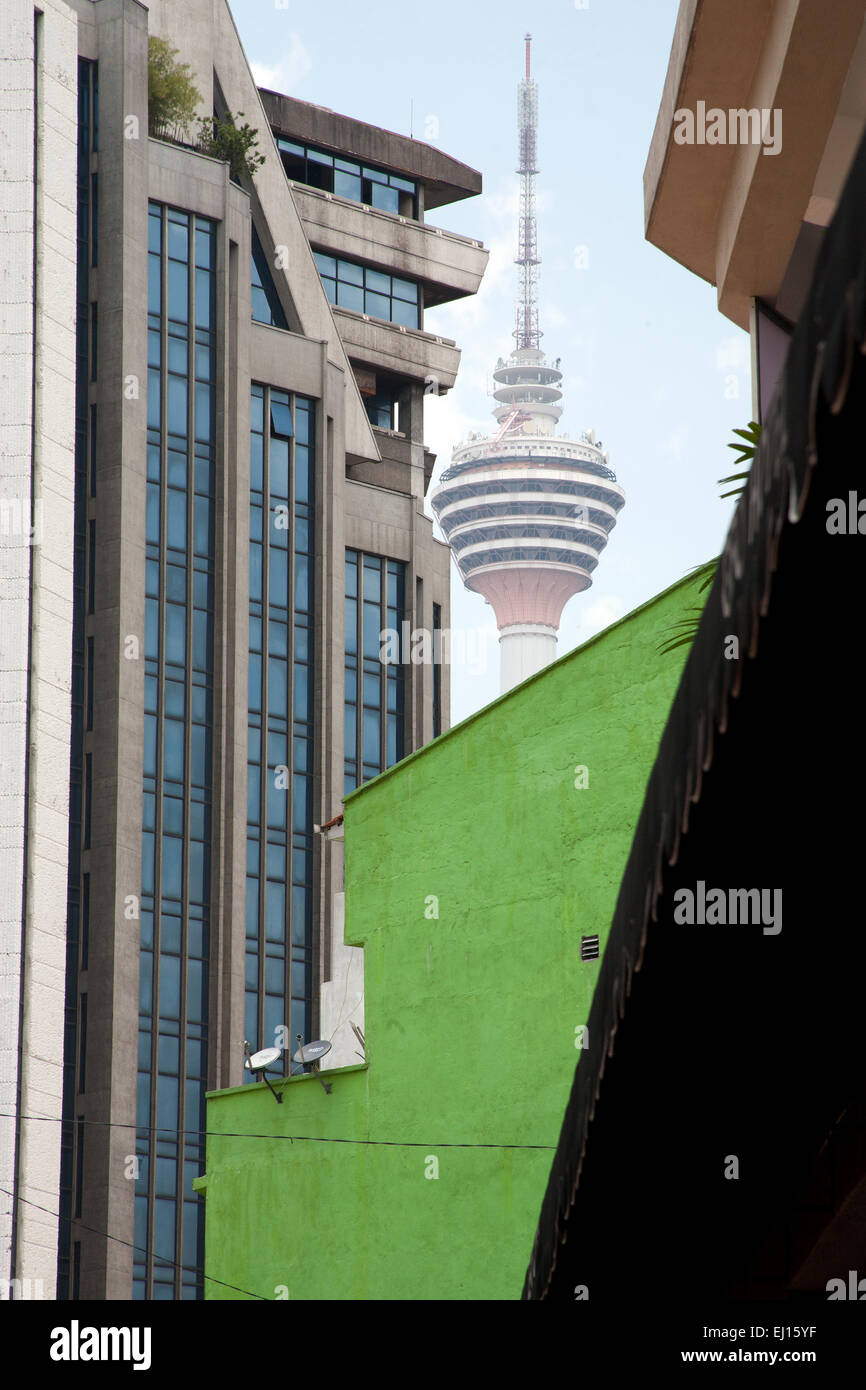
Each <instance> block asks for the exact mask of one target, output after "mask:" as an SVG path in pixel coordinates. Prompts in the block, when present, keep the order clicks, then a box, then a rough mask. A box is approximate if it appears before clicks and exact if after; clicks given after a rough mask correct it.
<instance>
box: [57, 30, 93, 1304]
mask: <svg viewBox="0 0 866 1390" xmlns="http://www.w3.org/2000/svg"><path fill="white" fill-rule="evenodd" d="M97 82H98V68H97V65H96V63H94V62H90V61H89V60H87V59H85V58H80V59H79V60H78V151H77V169H76V183H77V202H78V217H77V236H76V318H75V483H74V487H75V500H74V522H73V525H74V541H73V579H72V586H73V606H72V709H71V730H70V734H71V737H70V754H69V838H68V870H67V947H66V983H65V989H66V1006H65V1025H64V1042H63V1110H62V1114H63V1124H62V1126H61V1162H60V1213H59V1215H60V1220H59V1228H58V1266H57V1273H58V1283H57V1297H58V1300H66V1299H68V1298H69V1297H70V1274H71V1269H70V1253H71V1248H72V1245H73V1242H72V1239H71V1222H72V1219H73V1162H74V1123H75V1120H74V1116H75V1094H76V1088H77V1071H76V1053H77V1050H78V1001H79V997H80V991H79V986H78V974H79V959H78V951H79V919H80V913H81V891H82V872H81V854H82V836H83V811H84V808H83V805H82V801H83V796H84V722H85V707H84V686H85V662H86V645H85V621H86V612H87V597H88V592H87V591H88V579H87V576H88V550H87V542H88V525H87V471H88V417H90V429H91V438H93V430H94V424H95V419H94V415H93V413H92V411H93V410H95V407H93V408H90V407H89V399H88V398H89V390H90V387H89V383H90V380H91V375H92V366H93V364H92V363H91V331H90V312H91V311H90V303H91V301H90V264H91V244H92V239H93V235H94V218H95V209H94V205H93V197H94V194H95V188H94V185H93V182H92V180H91V169H90V165H91V155H92V152H93V151H94V150H95V149H96V115H97V109H98V96H97V92H98V88H97ZM88 882H89V880H88ZM74 1248H75V1253H76V1259H77V1260H80V1244H79V1242H77V1241H76V1242H74ZM75 1267H76V1268H77V1265H76V1266H75ZM76 1277H77V1276H76Z"/></svg>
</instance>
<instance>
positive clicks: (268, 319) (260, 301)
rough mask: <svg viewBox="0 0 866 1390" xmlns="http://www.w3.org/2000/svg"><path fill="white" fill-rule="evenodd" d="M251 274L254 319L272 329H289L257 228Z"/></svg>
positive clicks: (253, 239)
mask: <svg viewBox="0 0 866 1390" xmlns="http://www.w3.org/2000/svg"><path fill="white" fill-rule="evenodd" d="M251 273H252V298H253V318H254V319H255V320H256V322H257V323H267V324H270V326H271V327H272V328H288V324H287V323H286V316H285V314H284V313H283V306H282V304H281V303H280V297H279V295H278V294H277V288H276V285H275V284H274V278H273V276H272V275H271V269H270V266H269V265H268V260H267V256H266V255H265V252H264V248H263V247H262V243H261V241H260V240H259V234H258V232H257V231H256V229H255V227H253V228H252V268H251Z"/></svg>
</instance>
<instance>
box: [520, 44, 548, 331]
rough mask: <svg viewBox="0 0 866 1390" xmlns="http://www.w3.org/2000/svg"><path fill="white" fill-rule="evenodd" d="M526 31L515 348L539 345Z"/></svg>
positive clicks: (532, 98)
mask: <svg viewBox="0 0 866 1390" xmlns="http://www.w3.org/2000/svg"><path fill="white" fill-rule="evenodd" d="M531 44H532V35H531V34H527V35H526V76H525V78H524V79H523V81H522V82H521V83H520V84H519V86H518V88H517V133H518V142H519V149H518V158H519V161H520V167H519V169H518V170H517V172H518V174H519V175H520V219H519V226H518V234H517V258H516V263H517V265H518V266H519V267H520V275H519V281H518V289H517V325H516V327H515V330H514V339H515V343H516V346H517V349H518V351H520V350H521V349H523V348H535V349H536V350H538V349H539V348H540V346H541V330H540V328H539V326H538V267H539V265H540V264H541V261H540V258H539V255H538V225H537V222H536V216H535V176H536V174H537V173H538V169H537V167H536V162H537V135H538V84H537V82H535V80H534V79H533V78H532V77H531V76H530V45H531Z"/></svg>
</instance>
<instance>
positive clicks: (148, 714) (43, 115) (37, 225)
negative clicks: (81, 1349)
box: [0, 0, 486, 1299]
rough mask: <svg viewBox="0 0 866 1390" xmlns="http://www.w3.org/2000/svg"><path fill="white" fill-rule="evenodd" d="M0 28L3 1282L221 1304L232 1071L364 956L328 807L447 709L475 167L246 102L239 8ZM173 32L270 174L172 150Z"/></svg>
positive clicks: (20, 4) (106, 8)
mask: <svg viewBox="0 0 866 1390" xmlns="http://www.w3.org/2000/svg"><path fill="white" fill-rule="evenodd" d="M2 26H3V45H2V46H3V52H4V57H5V56H7V55H9V56H10V59H11V65H10V67H9V69H8V71H9V74H10V77H9V80H8V81H6V82H4V83H3V84H0V103H2V111H0V126H2V128H3V130H4V135H5V136H6V137H7V138H6V140H4V144H5V145H6V150H5V159H6V165H5V167H6V169H7V171H11V172H10V178H9V181H8V183H4V185H3V190H4V191H3V195H2V196H4V198H5V199H6V204H7V208H8V210H9V211H10V213H11V214H12V216H11V217H10V220H9V223H8V226H9V233H10V236H9V240H10V243H11V250H10V251H9V252H8V254H7V250H6V246H5V242H6V237H5V236H4V263H5V264H7V265H9V266H10V267H11V269H10V274H9V283H10V285H11V286H12V293H11V295H9V296H4V303H3V306H2V310H3V316H4V321H3V323H2V331H3V333H4V335H7V336H6V337H5V339H4V342H3V348H4V354H5V360H4V363H3V386H2V404H3V413H4V429H5V426H6V422H7V420H8V421H9V423H10V429H9V432H8V434H7V436H6V437H7V439H8V445H7V447H8V449H9V461H8V463H7V464H4V469H3V492H2V500H3V503H4V511H3V517H4V526H7V522H8V526H7V529H8V531H9V535H8V536H7V534H6V533H5V531H4V534H3V535H2V537H0V541H2V547H0V549H2V563H3V581H4V582H3V585H2V588H0V640H2V667H3V674H2V687H0V700H2V718H3V721H4V729H3V739H4V744H3V749H4V753H3V758H2V760H0V761H2V769H3V771H2V776H3V779H4V780H3V783H2V791H3V793H4V798H3V802H2V815H3V827H2V839H0V855H2V874H0V878H2V892H3V897H2V902H0V930H2V933H3V956H2V962H3V964H2V969H3V971H4V974H3V975H2V978H0V990H2V1000H0V1004H2V1013H0V1100H2V1106H0V1108H2V1110H3V1111H4V1112H5V1113H6V1114H7V1115H8V1116H11V1117H13V1118H7V1119H4V1120H3V1121H2V1124H3V1126H4V1127H3V1129H2V1130H0V1138H2V1144H0V1162H2V1173H0V1187H2V1188H3V1189H4V1191H6V1192H7V1193H9V1194H11V1204H10V1203H9V1202H8V1199H5V1200H6V1201H7V1206H9V1207H10V1215H9V1216H8V1217H4V1218H2V1221H3V1225H2V1228H0V1232H2V1261H3V1265H2V1269H0V1278H4V1279H5V1278H6V1277H7V1276H8V1277H9V1278H10V1279H19V1280H27V1279H31V1280H34V1279H41V1280H42V1284H43V1291H44V1293H45V1295H46V1296H49V1297H51V1296H54V1294H55V1271H56V1273H57V1280H56V1293H57V1296H59V1297H61V1298H88V1299H106V1298H107V1299H122V1298H130V1297H135V1298H147V1299H150V1298H157V1299H172V1298H196V1297H199V1296H200V1295H201V1292H202V1281H203V1275H202V1270H203V1251H202V1239H203V1221H202V1219H201V1210H200V1203H201V1198H200V1197H199V1196H198V1194H197V1193H196V1191H195V1189H194V1188H193V1185H192V1184H193V1181H194V1179H195V1177H196V1176H197V1174H198V1173H200V1171H201V1168H202V1159H203V1130H204V1127H205V1121H204V1094H205V1091H206V1090H207V1089H209V1088H214V1087H224V1086H231V1085H237V1084H240V1083H241V1082H242V1080H243V1079H244V1072H243V1059H244V1053H243V1043H244V1039H245V1038H247V1039H249V1040H250V1042H251V1044H252V1046H253V1047H254V1048H255V1047H260V1046H263V1045H267V1044H273V1042H274V1041H275V1037H276V1040H277V1041H278V1043H279V1042H282V1043H283V1044H284V1046H285V1049H286V1050H285V1052H284V1058H285V1070H286V1071H287V1072H288V1070H289V1069H290V1067H291V1065H292V1064H291V1062H290V1060H289V1059H290V1054H291V1051H293V1050H294V1046H295V1044H294V1042H293V1039H294V1038H295V1035H296V1034H298V1033H300V1034H301V1036H302V1037H303V1039H304V1040H305V1041H307V1040H309V1039H310V1038H312V1037H315V1036H317V1035H318V1032H319V1027H320V1019H321V1003H320V1001H321V997H322V991H323V989H328V988H330V990H331V993H332V994H334V993H335V992H336V987H337V986H339V985H340V983H341V981H340V980H338V979H335V977H334V969H335V964H334V963H335V962H337V963H338V964H339V968H340V969H344V968H345V969H348V967H347V966H345V965H344V962H345V948H344V946H343V943H342V941H341V940H337V939H336V934H337V933H339V931H340V924H339V921H337V922H335V921H334V919H333V903H334V899H335V890H336V889H338V888H339V886H340V885H339V872H340V865H339V862H338V859H337V857H336V849H335V846H334V844H333V842H332V841H331V840H330V839H329V838H328V837H326V836H324V835H320V834H318V833H317V830H318V827H319V826H320V825H322V824H324V823H326V822H327V821H329V820H330V819H331V818H332V817H333V815H334V814H335V812H336V811H338V810H339V805H340V799H341V797H342V795H343V794H344V791H345V790H346V789H350V790H351V789H353V788H354V787H356V786H358V785H359V784H360V783H361V782H362V781H364V780H365V779H367V778H370V777H373V776H375V775H376V774H377V773H379V772H381V771H383V770H384V769H385V768H386V767H388V766H390V765H391V764H393V763H394V762H396V761H397V760H398V759H400V758H401V757H403V756H404V755H405V754H406V753H408V752H410V751H412V750H413V749H415V748H417V747H418V746H420V745H421V744H422V743H424V742H425V741H426V740H428V739H429V738H431V737H432V736H433V733H434V730H439V729H443V728H445V727H447V725H448V715H449V711H448V691H447V686H446V685H444V684H443V683H442V682H441V680H436V679H435V673H434V672H433V671H432V670H431V668H430V667H429V666H428V667H424V666H412V665H405V666H404V665H401V664H397V663H395V662H391V663H388V662H385V661H383V660H381V659H380V647H381V643H380V633H381V631H382V630H383V629H387V628H393V627H396V628H398V629H399V627H400V623H401V622H402V621H403V620H404V619H408V620H409V621H410V623H411V624H412V625H413V626H414V627H419V628H420V627H423V628H426V629H428V630H429V629H432V628H433V627H434V626H435V625H436V622H437V621H438V622H439V624H440V625H442V626H446V625H447V622H448V607H449V598H448V581H449V573H448V566H449V557H448V551H447V548H446V547H444V546H443V545H441V544H440V543H439V542H437V541H436V540H435V539H434V537H433V534H432V528H431V524H430V522H429V521H428V520H427V518H426V517H425V516H424V513H423V505H424V497H425V492H426V490H427V487H428V485H429V481H430V476H431V472H432V466H433V456H432V455H431V454H430V452H429V451H428V450H427V449H426V448H425V445H424V432H423V406H424V395H425V389H426V390H427V391H429V388H430V382H431V380H433V381H435V383H436V389H437V390H439V391H447V390H448V389H449V388H450V387H451V386H452V385H453V382H454V379H455V374H456V371H457V365H458V360H459V353H458V350H457V348H456V346H455V344H454V343H453V342H452V341H450V340H448V339H445V338H442V337H440V336H437V335H436V334H433V333H429V332H427V331H425V327H424V313H425V309H427V308H429V307H430V306H431V305H435V304H438V303H442V302H445V301H448V300H453V299H456V298H458V297H460V296H463V295H468V294H472V293H474V292H475V291H476V289H477V287H478V285H479V282H480V278H481V275H482V273H483V270H484V265H485V262H486V252H485V251H484V249H483V248H482V247H481V245H480V243H479V242H477V241H473V240H471V239H468V238H465V237H460V236H456V235H452V234H451V233H448V232H445V231H442V230H440V229H438V228H433V227H430V226H426V225H425V222H424V213H425V209H427V208H431V207H438V206H441V205H443V204H446V203H448V202H451V201H454V200H456V199H459V198H464V197H468V196H471V195H472V194H475V193H478V192H479V191H480V188H481V179H480V176H479V175H478V174H477V173H476V172H475V171H474V170H472V169H470V168H467V167H466V166H464V165H462V164H460V163H458V162H457V161H456V160H454V159H452V158H449V157H448V156H446V155H445V154H443V153H441V152H440V151H439V150H437V149H435V148H433V147H431V146H429V145H425V144H421V143H420V142H418V141H415V140H412V139H409V138H406V137H403V136H400V135H396V134H393V133H390V132H388V131H384V130H380V129H378V128H376V127H373V126H371V125H367V124H364V123H363V122H360V121H356V120H352V119H350V118H348V117H345V116H340V115H337V114H336V113H334V112H333V111H328V110H325V109H323V108H321V107H316V106H311V105H309V104H308V103H305V102H300V101H297V100H294V99H291V98H288V97H282V96H280V95H278V94H276V93H271V92H262V93H259V92H258V91H257V89H256V86H255V82H254V80H253V77H252V75H251V72H250V69H249V66H248V64H247V61H246V58H245V56H244V53H243V49H242V47H241V44H240V42H239V39H238V36H237V33H236V31H235V28H234V24H233V21H232V17H231V13H230V10H229V6H228V4H227V3H226V0H184V3H183V4H177V3H174V2H173V0H172V2H171V3H169V0H152V3H151V4H150V5H149V6H145V5H142V4H139V3H137V0H95V2H94V0H39V4H38V6H37V7H36V8H35V9H34V6H33V4H31V3H28V0H8V3H6V4H4V6H3V15H2ZM154 37H157V38H162V39H164V40H167V42H168V43H169V44H170V45H171V46H172V47H173V48H174V49H175V50H177V53H176V61H177V62H179V63H186V64H189V68H190V76H191V77H192V79H193V80H194V83H195V86H196V88H197V89H198V94H199V97H200V100H199V103H198V114H199V116H201V117H205V118H207V119H212V118H213V117H214V116H219V117H226V116H227V115H228V116H229V117H230V116H231V114H232V113H234V115H235V116H238V114H239V113H241V112H243V113H244V116H243V120H244V121H246V122H248V123H249V124H250V125H251V126H252V127H253V129H254V131H255V134H256V136H257V139H258V149H259V152H260V153H261V154H263V155H264V156H265V158H264V163H263V164H262V165H261V167H260V168H258V169H257V170H256V171H255V173H254V174H253V175H252V176H251V175H250V174H249V172H248V171H247V169H246V167H245V166H244V167H239V166H236V167H232V166H231V165H230V164H229V163H227V162H226V160H225V159H224V158H221V157H217V156H218V155H219V153H220V152H219V150H218V149H215V148H214V147H213V146H211V147H210V153H204V152H203V151H202V149H201V148H198V147H197V146H196V143H195V141H194V140H193V138H192V135H191V134H190V133H189V132H186V133H184V132H183V131H180V132H179V131H178V130H176V129H175V130H173V131H169V130H166V129H165V128H163V127H160V128H158V129H157V130H156V132H155V134H154V133H151V134H149V130H153V127H152V126H151V127H149V123H148V66H149V39H151V38H154ZM13 76H14V79H15V80H14V81H13V80H12V77H13ZM169 135H173V136H174V138H171V139H169V138H167V137H168V136H169ZM157 136H158V137H160V138H157ZM199 143H200V142H199ZM16 507H17V509H18V511H17V512H16V510H15V509H16ZM25 509H26V516H25ZM19 513H20V520H21V524H20V526H19V527H18V530H17V531H16V528H15V517H16V516H18V515H19ZM30 517H33V518H35V519H36V520H37V522H41V533H40V532H39V528H38V527H37V535H36V536H34V538H33V539H34V540H35V541H36V544H30V537H29V532H28V530H27V526H26V525H25V522H26V521H27V519H28V518H30ZM7 542H8V543H7ZM335 928H336V931H335ZM64 1000H65V1015H64V1012H63V1010H64ZM352 1018H353V1020H354V1021H356V1022H359V1023H360V1022H362V1019H361V1016H360V1013H354V1014H353V1015H352ZM61 1058H62V1064H61ZM61 1120H62V1124H61ZM4 1210H6V1207H4ZM58 1245H59V1260H58Z"/></svg>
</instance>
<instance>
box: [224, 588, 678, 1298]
mask: <svg viewBox="0 0 866 1390" xmlns="http://www.w3.org/2000/svg"><path fill="white" fill-rule="evenodd" d="M699 602H700V597H699V596H698V594H697V586H696V583H695V581H694V580H692V579H689V580H684V581H682V582H681V583H680V584H678V585H675V586H674V587H673V588H671V589H668V590H666V591H665V592H664V593H663V594H661V595H659V596H658V597H657V598H656V599H654V600H652V601H651V602H650V603H648V604H646V605H645V606H644V607H642V608H640V609H637V610H636V611H635V612H634V613H632V614H630V615H629V616H628V617H626V618H624V619H622V621H620V622H619V623H617V624H615V625H614V626H613V627H611V628H608V629H607V630H606V631H605V632H604V633H602V634H600V635H599V636H598V637H596V638H594V639H593V640H592V641H591V642H589V643H587V644H586V645H585V646H584V647H581V648H579V649H578V650H577V651H575V652H573V653H571V654H570V655H568V656H566V657H564V658H563V659H562V660H560V661H558V662H556V663H555V664H554V665H553V666H551V667H549V668H548V669H547V670H546V671H544V672H542V673H541V674H540V675H538V676H536V677H534V678H533V679H532V680H530V681H527V682H526V683H525V684H524V685H522V686H519V687H518V688H517V689H516V690H514V691H512V692H511V693H510V694H509V695H507V696H504V697H503V698H501V699H500V700H498V701H496V703H494V704H493V705H490V706H488V707H487V708H486V709H485V710H483V711H482V712H481V713H480V714H478V715H476V716H474V717H473V718H472V719H470V720H467V721H466V722H465V723H464V724H462V725H459V726H458V727H457V728H456V729H453V730H452V731H451V732H450V733H448V734H446V735H444V736H443V737H442V738H441V739H439V740H437V741H436V742H435V743H434V744H431V745H429V746H428V747H427V748H425V749H422V750H421V752H419V753H416V754H414V755H413V756H412V757H411V758H408V759H406V760H405V761H404V762H403V763H401V764H399V766H398V767H397V768H394V769H392V771H390V772H388V773H386V774H384V775H383V776H382V777H380V778H378V779H377V780H376V781H375V782H371V783H368V784H367V785H366V786H365V787H363V788H361V789H360V790H359V791H358V792H356V793H354V794H353V795H352V796H351V797H350V798H349V799H348V801H347V802H346V805H345V835H346V919H347V925H346V940H347V941H348V942H350V943H351V944H354V945H363V946H364V948H365V994H366V998H365V1033H366V1039H367V1049H368V1066H366V1067H361V1066H359V1067H357V1068H354V1067H353V1068H348V1069H346V1070H344V1071H341V1072H336V1073H334V1074H333V1078H332V1079H333V1093H332V1094H331V1095H330V1096H326V1095H325V1093H324V1091H323V1090H322V1088H321V1087H320V1086H319V1084H318V1082H317V1081H316V1080H315V1078H312V1077H303V1078H296V1079H294V1080H291V1081H287V1082H285V1083H283V1085H282V1092H283V1095H284V1102H283V1104H282V1105H279V1106H278V1105H277V1104H276V1103H275V1102H274V1099H273V1097H272V1096H271V1095H270V1094H269V1093H268V1091H267V1090H266V1088H265V1087H264V1086H257V1087H255V1088H251V1087H245V1088H244V1087H241V1088H237V1089H235V1090H232V1091H223V1092H218V1093H216V1094H215V1095H214V1096H213V1097H211V1098H210V1100H209V1104H208V1130H209V1131H210V1132H211V1133H212V1134H219V1135H222V1134H224V1133H226V1132H227V1131H232V1132H236V1133H237V1132H240V1133H242V1134H249V1133H254V1134H257V1135H263V1136H271V1135H273V1136H274V1137H273V1138H255V1139H252V1138H251V1139H245V1138H231V1137H226V1138H222V1137H212V1138H210V1139H209V1141H208V1158H207V1179H206V1191H207V1202H206V1208H207V1236H206V1248H207V1263H206V1270H207V1273H208V1275H209V1276H211V1278H213V1279H218V1280H223V1281H225V1282H227V1283H230V1284H235V1285H239V1286H240V1287H241V1288H242V1289H245V1290H247V1291H249V1292H251V1293H255V1294H259V1295H263V1296H264V1297H266V1298H274V1297H277V1296H283V1297H285V1296H286V1295H285V1293H281V1294H280V1295H278V1294H277V1292H276V1291H277V1290H278V1289H280V1287H281V1286H282V1287H283V1288H285V1289H286V1290H287V1291H288V1296H289V1297H290V1298H305V1299H341V1298H344V1299H356V1300H366V1299H414V1300H426V1299H485V1300H486V1299H517V1298H519V1296H520V1292H521V1289H522V1286H523V1279H524V1275H525V1271H526V1266H527V1262H528V1259H529V1255H530V1251H531V1248H532V1242H533V1239H534V1235H535V1228H536V1225H537V1221H538V1213H539V1208H540V1205H541V1200H542V1197H543V1194H544V1190H545V1185H546V1181H547V1175H548V1171H549V1168H550V1163H551V1161H552V1156H553V1148H554V1147H555V1145H556V1142H557V1140H558V1137H559V1131H560V1126H561V1123H562V1116H563V1112H564V1109H565V1105H566V1101H567V1098H568V1094H569V1090H570V1086H571V1081H572V1078H573V1074H574V1067H575V1063H576V1062H577V1060H578V1058H579V1053H578V1052H577V1051H576V1049H575V1028H576V1027H578V1026H579V1025H582V1024H585V1023H586V1020H587V1018H588V1015H589V1007H590V1002H591V999H592V991H593V988H594V985H595V981H596V979H597V976H598V970H599V964H600V962H599V961H593V962H581V960H580V938H581V936H582V935H589V934H592V933H599V935H600V936H601V941H602V948H603V946H604V942H605V939H606V934H607V930H608V926H609V923H610V919H611V916H612V913H613V908H614V904H615V901H616V896H617V892H618V889H619V883H620V879H621V877H622V873H623V869H624V867H625V862H626V859H627V856H628V852H629V848H630V845H631V839H632V835H633V833H634V827H635V825H636V822H637V817H638V814H639V811H640V808H641V804H642V801H643V795H644V789H645V786H646V782H647V778H648V776H649V772H650V770H651V768H652V765H653V762H654V759H655V755H656V749H657V746H658V741H659V738H660V736H661V732H662V729H663V728H664V724H665V720H666V718H667V713H668V710H669V708H670V705H671V701H672V699H673V695H674V691H675V688H676V685H677V682H678V680H679V675H680V672H681V669H682V665H683V661H684V658H685V649H684V648H683V649H680V650H678V651H676V652H674V653H673V654H671V655H668V656H663V657H661V656H659V655H658V653H657V646H658V643H659V640H660V638H661V636H662V635H663V634H664V633H665V632H666V630H667V629H668V628H669V627H670V626H671V624H672V623H674V622H675V621H676V619H677V618H679V617H681V616H682V615H683V611H684V609H686V608H688V607H689V606H692V605H695V604H697V603H699ZM578 765H584V766H586V767H587V769H588V773H589V787H588V789H585V790H578V789H576V788H575V785H574V783H575V768H576V767H577V766H578ZM431 899H436V900H437V902H438V919H436V918H434V917H433V915H432V914H433V912H434V910H435V907H434V904H433V902H432V901H431ZM593 1041H594V1040H593V1039H592V1038H589V1040H588V1042H589V1046H590V1048H591V1047H592V1045H593ZM289 1134H292V1135H307V1136H312V1137H321V1138H327V1137H331V1138H340V1139H354V1140H366V1141H370V1140H374V1141H386V1140H389V1141H401V1143H402V1145H405V1147H401V1146H400V1145H399V1144H398V1145H394V1146H392V1145H388V1144H383V1143H369V1142H368V1143H350V1144H334V1143H318V1142H313V1139H312V1138H308V1139H297V1140H296V1141H295V1142H294V1143H290V1142H289V1141H288V1140H287V1139H285V1138H277V1137H276V1136H278V1135H283V1136H285V1135H289ZM460 1144H465V1145H468V1146H472V1145H493V1146H497V1145H502V1146H506V1145H517V1146H519V1145H546V1146H549V1147H548V1148H544V1149H541V1150H533V1149H529V1148H505V1147H502V1148H500V1147H492V1148H473V1147H467V1148H459V1147H449V1145H460ZM431 1159H435V1160H436V1161H437V1162H438V1177H436V1178H433V1177H427V1176H425V1173H426V1172H431V1171H432V1170H433V1166H434V1165H433V1163H432V1162H431ZM208 1296H209V1297H211V1298H230V1297H239V1296H240V1295H238V1294H234V1293H232V1292H231V1291H230V1290H227V1289H224V1288H220V1287H219V1286H218V1285H217V1284H211V1285H209V1287H208Z"/></svg>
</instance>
